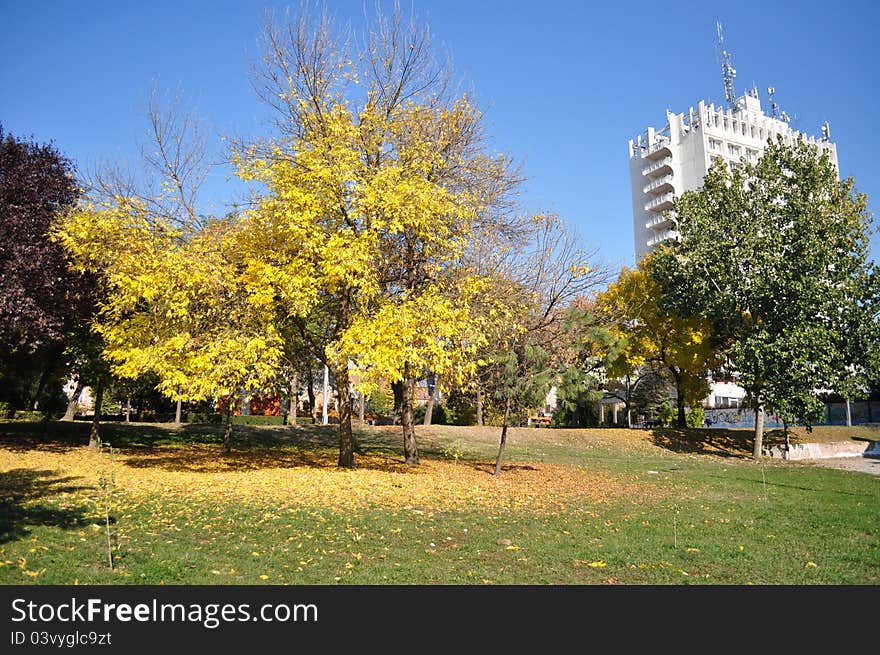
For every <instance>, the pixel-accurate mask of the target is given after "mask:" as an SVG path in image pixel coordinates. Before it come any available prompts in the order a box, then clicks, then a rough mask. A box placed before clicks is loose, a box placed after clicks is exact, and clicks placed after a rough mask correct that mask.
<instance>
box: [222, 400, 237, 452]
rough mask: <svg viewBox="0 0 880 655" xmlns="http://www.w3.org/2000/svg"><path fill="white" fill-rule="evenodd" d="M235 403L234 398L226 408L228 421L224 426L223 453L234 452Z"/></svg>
mask: <svg viewBox="0 0 880 655" xmlns="http://www.w3.org/2000/svg"><path fill="white" fill-rule="evenodd" d="M233 402H235V399H234V398H230V399H229V404H228V405H227V407H226V420H225V421H224V424H223V452H224V453H229V452H232V403H233Z"/></svg>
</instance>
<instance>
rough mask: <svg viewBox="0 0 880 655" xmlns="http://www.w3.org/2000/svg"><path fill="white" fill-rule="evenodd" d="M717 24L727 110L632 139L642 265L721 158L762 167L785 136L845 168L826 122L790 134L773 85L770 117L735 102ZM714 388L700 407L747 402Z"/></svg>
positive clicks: (704, 109)
mask: <svg viewBox="0 0 880 655" xmlns="http://www.w3.org/2000/svg"><path fill="white" fill-rule="evenodd" d="M717 27H718V45H719V48H720V54H721V70H722V77H723V81H724V95H725V100H726V106H723V107H716V106H715V105H714V104H711V103H710V104H707V103H706V102H705V101H702V100H701V101H700V102H699V103H698V104H697V108H696V110H694V108H693V107H691V108H690V109H689V110H688V112H687V113H686V114H685V113H681V114H674V113H672V112H671V111H669V110H667V111H666V125H665V126H664V127H662V128H661V129H655V128H653V127H649V128H647V129H646V130H645V132H644V133H642V134H639V135H638V136H637V137H636V138H635V139H631V140H630V141H629V169H630V180H631V182H632V206H633V235H634V240H635V252H636V261H637V262H638V261H639V260H640V259H641V258H642V257H643V256H644V255H645V254H646V253H648V252H650V251H651V250H653V249H654V248H655V247H657V246H658V245H659V244H661V243H663V242H664V241H667V240H669V239H675V238H676V237H677V236H678V231H677V230H676V227H677V225H678V221H677V219H676V216H675V212H674V211H673V203H674V201H675V198H677V197H678V196H680V195H681V194H682V193H684V192H685V191H692V190H695V189H699V188H700V187H702V186H703V181H704V179H705V177H706V174H707V173H708V172H709V167H710V166H711V165H712V162H713V161H715V160H716V159H722V160H723V161H725V162H726V164H727V166H728V167H736V166H742V165H743V162H752V163H754V162H757V160H758V158H759V157H760V156H761V154H762V153H763V151H764V147H765V146H766V145H767V141H768V139H773V140H774V141H775V140H776V138H777V137H778V136H781V137H782V140H783V141H784V142H785V143H787V144H789V145H791V144H793V143H795V142H796V141H806V142H808V143H810V144H813V145H815V146H817V147H818V151H819V154H820V155H821V154H822V153H827V154H828V157H829V158H830V159H831V162H832V163H833V164H834V167H835V168H836V169H838V171H839V170H840V167H839V165H838V161H837V146H835V144H834V143H832V142H831V134H830V130H829V126H828V123H827V122H825V123H824V124H823V125H822V134H821V136H820V137H815V136H807V135H806V134H804V133H802V132H799V131H797V130H794V129H792V128H791V125H790V120H789V117H788V116H787V115H786V113H785V112H784V111H779V107H778V106H777V104H776V102H775V98H774V93H775V90H774V89H773V87H770V88H768V89H767V92H768V94H769V99H770V115H767V114H765V113H764V112H763V110H762V109H761V101H760V99H759V98H758V90H757V89H756V88H754V87H753V88H752V89H750V90H749V91H748V92H746V93H745V94H743V95H742V96H740V97H736V94H735V93H734V87H733V79H734V77H735V76H736V70H734V68H733V66H732V64H731V61H730V53H728V52H727V51H726V50H724V41H723V38H722V34H721V25H720V24H718V26H717ZM710 389H711V391H710V394H709V396H708V398H706V399H705V400H704V402H703V405H704V406H705V407H707V408H728V407H738V406H740V405H741V403H742V401H743V398H744V397H745V389H743V388H742V387H740V386H738V385H737V384H735V383H732V382H730V381H721V380H712V379H710Z"/></svg>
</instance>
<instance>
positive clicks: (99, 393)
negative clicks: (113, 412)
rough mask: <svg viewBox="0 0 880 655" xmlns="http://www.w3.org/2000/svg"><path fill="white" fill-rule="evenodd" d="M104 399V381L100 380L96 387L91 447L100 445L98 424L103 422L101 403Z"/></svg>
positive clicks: (90, 435) (90, 436) (90, 439)
mask: <svg viewBox="0 0 880 655" xmlns="http://www.w3.org/2000/svg"><path fill="white" fill-rule="evenodd" d="M103 400H104V382H103V381H99V382H98V386H97V387H96V388H95V415H94V416H93V417H92V429H91V431H90V432H89V448H97V447H98V443H99V439H98V425H99V424H100V422H101V403H102V402H103Z"/></svg>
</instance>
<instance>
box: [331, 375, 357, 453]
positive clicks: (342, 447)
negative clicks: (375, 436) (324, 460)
mask: <svg viewBox="0 0 880 655" xmlns="http://www.w3.org/2000/svg"><path fill="white" fill-rule="evenodd" d="M333 377H335V378H336V394H337V398H339V462H338V466H339V467H340V468H349V469H350V468H354V438H353V436H352V432H351V396H350V392H349V389H348V366H347V364H343V365H342V366H340V367H339V368H338V369H337V370H335V371H334V372H333Z"/></svg>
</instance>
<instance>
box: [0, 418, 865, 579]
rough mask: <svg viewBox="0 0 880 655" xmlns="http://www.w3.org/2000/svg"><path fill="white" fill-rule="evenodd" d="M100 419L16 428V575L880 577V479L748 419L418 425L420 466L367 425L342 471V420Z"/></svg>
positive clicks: (7, 472)
mask: <svg viewBox="0 0 880 655" xmlns="http://www.w3.org/2000/svg"><path fill="white" fill-rule="evenodd" d="M83 427H84V426H80V425H74V426H58V425H57V424H49V425H48V426H43V427H42V431H41V428H40V426H39V425H35V424H32V425H31V426H30V427H29V428H22V427H21V425H20V424H15V425H13V424H4V425H3V426H2V427H0V432H3V433H5V436H4V437H3V438H2V440H0V471H2V472H3V473H2V477H0V503H2V508H0V509H2V513H0V516H2V518H0V563H2V566H0V583H2V584H74V583H79V584H746V583H755V584H854V585H874V584H878V583H880V565H878V562H880V528H878V526H880V521H878V519H880V480H878V479H877V478H876V477H873V476H869V475H866V474H860V473H853V472H847V471H837V470H830V469H824V468H818V467H813V466H809V465H804V464H798V463H786V462H778V461H766V462H763V463H759V462H754V461H752V460H750V459H749V458H747V457H745V456H743V452H745V451H746V450H747V439H746V438H743V444H742V447H741V448H740V447H739V446H734V444H735V442H736V441H737V438H738V435H736V434H733V435H728V436H724V435H721V434H717V433H713V434H712V435H709V436H710V437H711V439H709V440H708V441H710V442H712V441H714V442H715V443H714V444H713V443H708V444H706V445H705V446H704V447H696V446H695V442H696V441H697V440H698V439H699V438H703V437H704V436H705V435H702V433H701V432H695V433H694V436H693V437H692V439H691V443H690V444H684V443H679V444H678V445H677V446H676V444H675V443H673V441H674V440H673V439H668V438H665V437H663V436H662V435H654V434H651V433H647V432H645V431H639V430H634V431H628V430H596V431H589V430H584V431H559V430H547V429H531V430H527V429H522V430H514V431H513V432H512V434H511V440H510V443H509V446H508V450H507V454H508V457H507V459H506V462H507V467H506V468H505V470H504V471H503V473H502V475H501V476H500V477H497V478H496V477H494V476H492V475H491V471H492V469H493V467H492V464H493V457H494V451H495V448H497V441H496V440H497V436H498V435H497V430H494V429H490V428H484V429H480V428H452V427H449V428H446V427H432V428H421V427H420V430H419V442H420V446H421V450H422V455H423V465H422V466H420V467H417V468H410V467H406V466H405V465H404V464H403V463H402V457H401V456H400V452H399V446H400V444H399V441H400V433H399V428H391V427H387V428H369V429H367V428H364V429H362V430H360V431H359V433H358V444H359V447H358V455H357V457H356V462H357V468H356V469H355V470H352V471H344V470H339V469H337V468H336V466H335V450H334V446H333V444H334V438H335V437H334V432H333V429H332V426H331V427H330V428H325V427H321V426H316V427H314V428H311V427H309V428H301V429H298V430H291V429H282V428H253V427H248V428H247V429H245V428H239V434H238V437H237V441H236V447H235V450H234V452H233V453H232V454H231V455H229V456H224V455H222V454H221V452H220V449H219V448H218V447H217V445H216V443H215V436H216V435H215V433H214V432H213V431H212V430H211V429H208V428H190V429H188V430H183V431H180V432H177V431H174V430H172V429H170V428H161V427H156V426H151V427H150V426H107V429H106V430H105V438H106V439H109V441H110V442H111V443H112V444H114V446H115V448H118V451H117V452H116V453H115V454H114V455H113V456H112V458H111V457H110V456H109V455H108V454H107V453H106V452H104V453H99V452H95V451H90V450H88V449H87V448H84V447H83V446H82V445H80V444H81V443H84V441H83V440H82V437H83V436H85V433H84V432H83V433H82V434H80V431H81V430H82V428H83ZM47 433H48V434H47ZM108 435H109V436H108ZM673 436H674V437H675V439H676V440H678V441H679V442H681V441H682V440H685V439H686V438H687V434H678V435H673ZM722 437H723V438H722ZM452 444H454V445H455V449H450V445H452ZM740 451H743V452H740ZM451 452H455V453H456V455H458V457H457V458H453V457H451V456H449V454H450V453H451ZM444 453H446V455H444ZM109 466H112V467H113V472H114V477H115V480H116V489H115V491H114V492H113V497H112V503H111V510H112V511H111V514H112V521H113V522H112V526H111V527H112V536H113V542H112V545H113V549H114V565H115V566H114V570H112V571H111V570H110V568H109V566H108V565H107V553H106V548H107V543H106V533H105V532H104V531H103V530H104V525H103V518H104V517H103V514H102V505H101V493H102V492H101V489H100V488H99V484H98V480H99V476H100V473H101V471H106V470H107V468H108V467H109Z"/></svg>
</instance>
